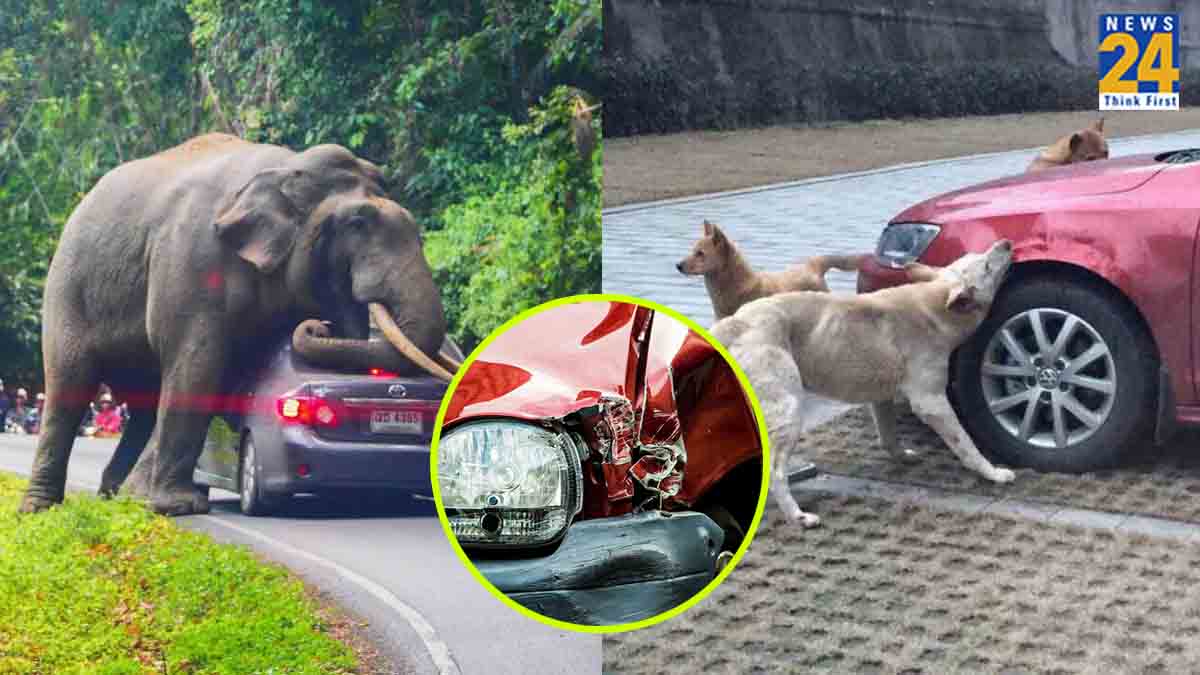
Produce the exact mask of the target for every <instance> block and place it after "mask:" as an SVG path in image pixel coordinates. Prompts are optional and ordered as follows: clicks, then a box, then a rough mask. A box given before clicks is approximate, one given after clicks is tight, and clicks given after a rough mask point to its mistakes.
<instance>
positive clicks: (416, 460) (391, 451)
mask: <svg viewBox="0 0 1200 675" xmlns="http://www.w3.org/2000/svg"><path fill="white" fill-rule="evenodd" d="M280 437H281V438H280V440H281V443H280V449H281V452H280V453H279V454H278V457H277V460H276V462H273V463H274V464H275V466H264V467H263V468H264V469H265V470H264V471H263V474H264V475H263V477H262V485H263V488H264V489H265V490H266V491H267V492H268V493H271V494H295V493H299V492H320V491H322V490H338V489H350V488H360V489H361V488H366V489H395V490H407V491H413V492H420V493H423V494H432V488H431V487H430V483H429V445H428V444H427V443H421V444H414V445H403V444H396V443H379V444H375V443H362V442H348V441H330V440H326V439H323V438H321V437H320V436H317V435H316V434H314V433H313V432H312V431H311V430H309V429H307V428H304V427H298V426H297V427H286V428H284V429H283V430H282V432H281V434H280ZM264 460H265V458H264ZM305 468H306V469H307V471H304V470H303V469H305ZM302 474H306V475H302Z"/></svg>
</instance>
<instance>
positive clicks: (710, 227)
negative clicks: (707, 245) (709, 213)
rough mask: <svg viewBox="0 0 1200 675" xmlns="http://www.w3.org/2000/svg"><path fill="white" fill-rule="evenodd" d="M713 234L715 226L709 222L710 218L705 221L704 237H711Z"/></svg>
mask: <svg viewBox="0 0 1200 675" xmlns="http://www.w3.org/2000/svg"><path fill="white" fill-rule="evenodd" d="M712 232H713V224H712V223H710V222H708V218H705V219H704V236H706V237H711V236H712Z"/></svg>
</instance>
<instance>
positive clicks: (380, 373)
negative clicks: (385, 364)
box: [367, 368, 400, 377]
mask: <svg viewBox="0 0 1200 675" xmlns="http://www.w3.org/2000/svg"><path fill="white" fill-rule="evenodd" d="M367 372H369V373H371V376H372V377H400V374H399V373H392V372H388V371H386V370H384V369H382V368H372V369H370V370H369V371H367Z"/></svg>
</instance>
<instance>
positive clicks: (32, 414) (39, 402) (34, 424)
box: [24, 393, 46, 436]
mask: <svg viewBox="0 0 1200 675" xmlns="http://www.w3.org/2000/svg"><path fill="white" fill-rule="evenodd" d="M34 401H35V403H34V404H33V407H32V408H30V410H29V412H28V413H26V414H25V419H24V424H25V433H27V434H30V435H33V436H36V435H37V434H38V432H40V431H41V430H42V413H43V412H44V410H45V408H46V395H45V394H40V393H39V394H38V395H37V396H35V397H34Z"/></svg>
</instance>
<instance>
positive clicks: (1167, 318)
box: [858, 150, 1200, 472]
mask: <svg viewBox="0 0 1200 675" xmlns="http://www.w3.org/2000/svg"><path fill="white" fill-rule="evenodd" d="M1197 160H1200V150H1179V151H1173V152H1167V153H1162V154H1159V155H1139V156H1131V157H1125V158H1121V159H1112V160H1105V161H1096V162H1088V163H1084V164H1074V165H1069V166H1066V167H1062V168H1057V169H1050V170H1045V171H1039V172H1036V173H1030V174H1025V175H1021V176H1013V177H1009V178H1003V179H1000V180H995V181H991V182H987V183H983V184H981V185H976V186H974V187H970V188H966V189H964V190H958V191H956V192H951V193H949V194H945V195H942V196H940V197H935V198H933V199H930V200H928V201H925V202H922V203H921V204H918V205H916V206H914V207H912V208H910V209H908V210H906V211H904V212H903V213H901V214H900V215H898V216H896V218H894V219H893V220H892V221H891V223H889V224H888V225H887V227H886V228H885V229H884V231H883V234H882V235H881V236H880V239H879V246H878V249H877V251H876V256H875V258H874V259H873V260H872V261H870V262H869V263H867V264H866V265H864V266H863V269H862V270H861V271H860V272H859V278H858V290H859V292H869V291H873V290H876V289H879V288H883V287H885V286H894V285H898V284H902V283H906V282H907V281H908V279H907V275H906V274H905V272H904V270H903V267H904V265H905V264H907V263H909V262H912V261H914V260H920V261H922V262H925V263H928V264H931V265H945V264H947V263H949V262H950V261H952V260H954V259H955V258H957V257H959V256H960V255H962V254H963V253H966V252H968V251H980V250H983V249H984V248H986V247H987V246H988V245H990V244H991V243H992V242H993V241H995V240H996V239H998V238H1001V237H1004V238H1007V239H1010V240H1012V242H1013V243H1014V246H1015V250H1014V261H1015V262H1014V264H1013V267H1012V271H1011V272H1010V275H1009V277H1008V279H1006V281H1005V283H1004V286H1003V287H1002V289H1001V291H1000V293H999V295H998V296H997V298H996V302H995V304H993V306H992V309H991V313H990V314H989V316H988V318H987V319H986V320H985V321H984V323H983V325H982V326H980V328H979V330H978V331H977V332H976V333H975V335H974V337H973V338H972V339H971V340H970V341H968V342H967V343H966V344H964V345H963V346H962V347H960V348H959V349H958V350H957V351H956V352H955V354H954V355H953V356H952V357H951V364H950V367H951V385H950V389H951V392H950V394H951V398H952V400H954V402H955V405H956V407H957V408H958V410H959V414H960V417H961V418H962V420H963V424H964V426H965V427H966V428H967V430H968V431H969V432H970V434H971V435H972V436H973V437H974V439H975V441H976V443H977V445H979V447H980V448H981V449H983V450H984V451H990V452H991V453H993V454H994V455H996V456H997V457H998V458H999V459H1000V460H1001V461H1004V462H1008V463H1010V464H1014V465H1020V466H1029V467H1033V468H1036V469H1039V470H1044V471H1067V472H1083V471H1090V470H1094V469H1099V468H1102V467H1107V466H1111V465H1113V464H1115V463H1117V462H1118V461H1119V460H1120V459H1121V458H1122V453H1123V452H1124V451H1126V450H1128V449H1129V448H1131V447H1132V445H1133V444H1134V443H1135V442H1136V441H1141V440H1147V439H1150V438H1153V439H1155V440H1156V441H1158V442H1161V441H1162V440H1164V439H1165V438H1166V437H1167V436H1168V435H1169V433H1170V431H1171V430H1172V428H1173V427H1174V426H1175V424H1176V422H1181V423H1194V422H1200V400H1198V391H1197V386H1198V384H1200V383H1198V382H1197V376H1198V374H1200V370H1198V368H1200V362H1198V361H1197V360H1196V359H1197V357H1198V356H1200V354H1197V353H1196V350H1195V348H1194V345H1197V344H1198V343H1197V336H1196V335H1195V334H1194V329H1193V324H1194V322H1195V320H1196V319H1197V318H1200V317H1198V316H1196V315H1195V311H1196V308H1198V307H1200V304H1198V303H1200V294H1197V292H1196V291H1197V289H1198V288H1200V286H1198V284H1200V277H1198V276H1197V274H1196V272H1197V267H1196V265H1197V263H1198V259H1197V257H1196V252H1197V227H1198V225H1200V191H1198V190H1197V188H1198V186H1200V163H1197Z"/></svg>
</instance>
